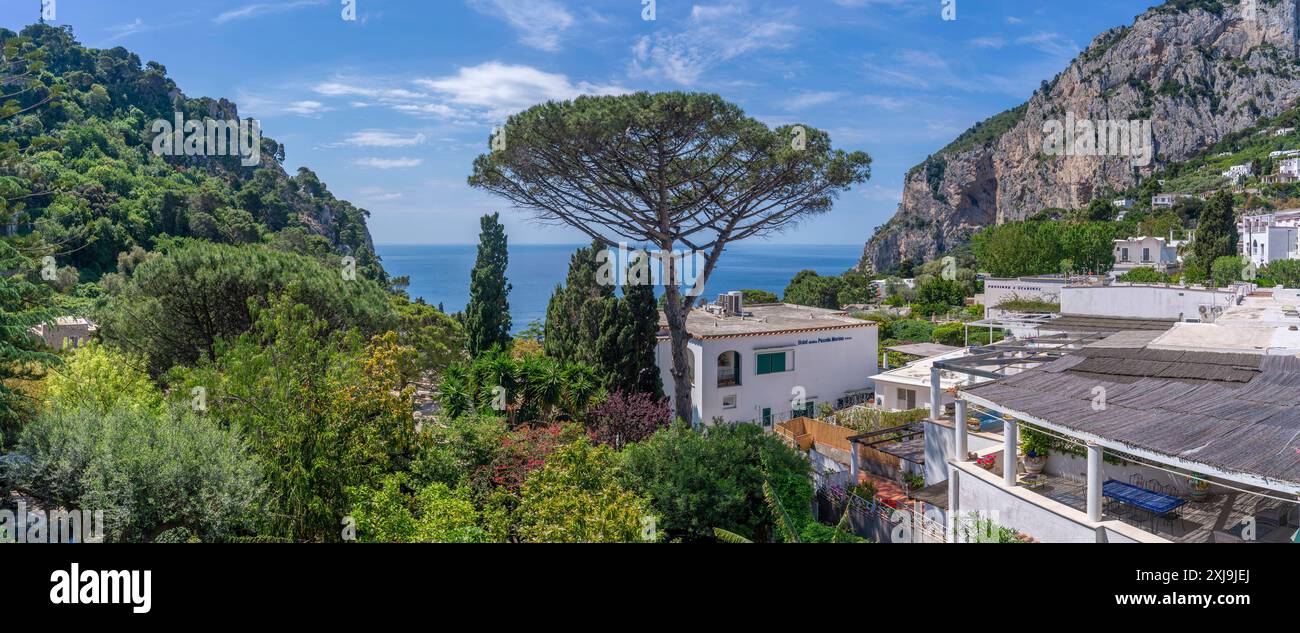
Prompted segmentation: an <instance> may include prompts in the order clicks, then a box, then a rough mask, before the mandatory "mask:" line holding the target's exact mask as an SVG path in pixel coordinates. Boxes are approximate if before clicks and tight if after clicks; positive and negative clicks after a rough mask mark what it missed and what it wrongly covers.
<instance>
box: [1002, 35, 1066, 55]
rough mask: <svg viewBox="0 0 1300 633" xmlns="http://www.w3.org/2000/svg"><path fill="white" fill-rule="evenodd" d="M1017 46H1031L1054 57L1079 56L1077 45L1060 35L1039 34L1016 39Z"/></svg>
mask: <svg viewBox="0 0 1300 633" xmlns="http://www.w3.org/2000/svg"><path fill="white" fill-rule="evenodd" d="M1016 43H1017V44H1025V45H1028V46H1033V47H1034V48H1037V49H1038V50H1040V51H1042V52H1044V53H1047V54H1048V55H1052V56H1055V57H1064V58H1073V57H1074V56H1075V55H1078V54H1079V45H1078V44H1075V43H1074V42H1073V41H1071V40H1070V39H1068V38H1066V37H1065V36H1064V35H1061V34H1060V33H1048V32H1040V33H1035V34H1033V35H1026V36H1024V37H1020V38H1016Z"/></svg>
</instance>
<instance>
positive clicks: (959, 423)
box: [949, 398, 969, 470]
mask: <svg viewBox="0 0 1300 633" xmlns="http://www.w3.org/2000/svg"><path fill="white" fill-rule="evenodd" d="M953 428H954V431H955V432H956V436H955V437H956V438H957V441H956V442H954V445H953V452H955V453H957V455H956V460H957V461H959V462H964V461H966V453H968V452H969V451H968V450H967V449H966V445H967V442H966V401H965V400H962V399H961V398H957V420H956V426H955V427H953ZM949 470H952V469H949Z"/></svg>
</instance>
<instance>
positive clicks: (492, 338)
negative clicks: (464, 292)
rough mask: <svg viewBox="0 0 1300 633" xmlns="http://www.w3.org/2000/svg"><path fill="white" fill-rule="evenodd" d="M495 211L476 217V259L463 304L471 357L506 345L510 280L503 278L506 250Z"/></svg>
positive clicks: (507, 254)
mask: <svg viewBox="0 0 1300 633" xmlns="http://www.w3.org/2000/svg"><path fill="white" fill-rule="evenodd" d="M498 217H499V214H496V213H493V214H492V215H485V216H483V217H482V219H480V220H479V226H480V227H482V232H481V233H479V237H478V240H479V241H478V258H477V259H476V260H475V261H474V270H473V271H472V272H471V273H470V281H469V305H467V306H465V331H466V334H467V335H468V340H467V343H466V345H467V347H468V349H469V353H470V354H471V355H473V356H478V355H479V354H481V353H483V352H486V351H488V350H490V349H492V348H494V347H495V348H497V349H500V350H505V349H508V348H509V347H510V301H509V295H510V283H509V282H508V281H507V280H506V264H507V263H508V261H509V253H508V252H507V247H506V229H505V226H503V225H502V224H501V222H499V221H498Z"/></svg>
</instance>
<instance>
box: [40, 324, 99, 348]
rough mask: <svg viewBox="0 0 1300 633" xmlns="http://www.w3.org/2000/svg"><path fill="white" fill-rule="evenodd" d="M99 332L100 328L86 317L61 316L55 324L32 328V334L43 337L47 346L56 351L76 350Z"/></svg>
mask: <svg viewBox="0 0 1300 633" xmlns="http://www.w3.org/2000/svg"><path fill="white" fill-rule="evenodd" d="M97 332H99V326H98V325H95V323H94V322H93V321H91V320H90V319H87V318H86V317H71V316H61V317H57V318H55V319H54V323H52V324H45V323H42V324H40V325H37V326H36V327H34V328H32V333H33V334H35V335H36V336H39V337H41V340H43V341H45V344H46V345H48V346H50V347H52V348H54V349H56V350H62V349H76V348H78V347H81V346H82V345H84V344H85V343H88V342H89V341H90V339H92V338H94V337H95V333H97Z"/></svg>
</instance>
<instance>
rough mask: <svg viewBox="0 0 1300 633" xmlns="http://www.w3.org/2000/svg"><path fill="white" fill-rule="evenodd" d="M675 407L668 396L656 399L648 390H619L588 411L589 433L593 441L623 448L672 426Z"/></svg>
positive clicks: (615, 447)
mask: <svg viewBox="0 0 1300 633" xmlns="http://www.w3.org/2000/svg"><path fill="white" fill-rule="evenodd" d="M671 421H672V410H671V409H670V408H669V406H668V399H667V398H663V399H655V398H654V397H653V396H651V395H650V394H647V393H631V394H629V393H624V392H622V391H615V392H614V393H612V394H610V396H609V397H608V398H606V399H605V401H604V402H602V403H600V404H598V405H596V406H594V407H592V408H591V409H590V410H589V412H588V413H587V427H588V434H590V435H591V439H592V441H593V442H596V443H598V444H604V445H606V446H610V447H612V448H613V449H614V450H622V449H623V447H624V446H627V445H628V444H630V443H632V442H640V441H641V440H643V439H645V438H647V437H650V436H651V435H654V433H655V431H658V430H659V429H664V428H668V423H669V422H671Z"/></svg>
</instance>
